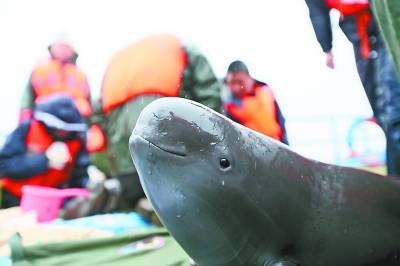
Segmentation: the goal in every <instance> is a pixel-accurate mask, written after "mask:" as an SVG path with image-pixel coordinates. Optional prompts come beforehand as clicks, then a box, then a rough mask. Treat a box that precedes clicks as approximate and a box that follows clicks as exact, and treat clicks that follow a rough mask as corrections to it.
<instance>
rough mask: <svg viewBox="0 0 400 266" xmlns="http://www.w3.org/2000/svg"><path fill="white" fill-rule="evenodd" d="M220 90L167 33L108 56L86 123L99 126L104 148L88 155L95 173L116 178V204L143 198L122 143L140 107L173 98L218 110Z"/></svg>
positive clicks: (208, 70)
mask: <svg viewBox="0 0 400 266" xmlns="http://www.w3.org/2000/svg"><path fill="white" fill-rule="evenodd" d="M221 87H222V84H221V83H220V82H219V80H218V79H217V77H216V75H215V73H214V71H213V69H212V67H211V64H210V62H209V61H208V59H207V57H206V56H205V55H204V54H203V53H202V52H200V51H199V50H198V49H197V48H196V47H194V46H193V45H188V44H187V43H184V42H183V41H182V40H181V39H179V38H178V37H176V36H173V35H170V34H155V35H150V36H147V37H145V38H143V39H140V40H138V41H136V42H134V43H132V44H130V45H128V46H127V47H125V48H123V49H121V50H119V51H117V52H116V53H115V54H114V55H113V56H112V58H111V60H110V63H109V65H108V67H107V70H106V72H105V74H104V79H103V84H102V90H101V99H99V101H98V102H97V101H95V102H94V104H93V109H94V112H93V116H92V119H91V122H92V123H98V124H100V125H101V128H102V129H103V131H104V133H105V136H106V138H105V139H106V143H105V144H106V145H104V150H103V152H99V153H97V154H91V157H92V162H93V164H94V165H96V166H97V167H98V168H99V169H100V170H102V171H103V172H105V173H106V174H107V175H108V176H113V177H117V178H118V179H119V180H120V182H121V184H122V190H123V191H122V197H123V199H122V200H121V206H126V208H131V207H133V206H135V205H136V202H138V200H139V199H140V198H141V197H143V196H144V193H143V190H142V188H141V185H140V182H139V177H138V174H137V171H136V168H135V166H134V164H133V162H132V159H131V157H130V153H129V146H128V145H127V143H128V140H129V137H130V136H131V134H132V130H133V128H134V126H135V123H136V120H137V119H138V117H139V114H140V112H141V111H142V110H143V108H145V106H146V105H148V104H149V103H151V102H152V101H154V100H156V99H158V98H160V97H168V96H175V97H183V98H187V99H190V100H193V101H197V102H199V103H202V104H204V105H206V106H208V107H210V108H212V109H214V110H216V111H218V112H221V110H222V102H221V93H220V92H221ZM122 208H124V207H122Z"/></svg>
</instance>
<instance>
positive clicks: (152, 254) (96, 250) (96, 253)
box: [10, 229, 191, 266]
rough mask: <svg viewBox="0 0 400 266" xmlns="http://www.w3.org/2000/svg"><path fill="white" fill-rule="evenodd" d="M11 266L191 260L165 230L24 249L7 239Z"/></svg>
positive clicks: (167, 265) (164, 265) (164, 264)
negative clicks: (10, 253)
mask: <svg viewBox="0 0 400 266" xmlns="http://www.w3.org/2000/svg"><path fill="white" fill-rule="evenodd" d="M10 245H11V252H12V261H13V265H14V266H64V265H66V266H83V265H84V266H92V265H93V266H94V265H96V266H101V265H107V266H128V265H132V266H190V265H191V264H190V259H189V257H188V256H187V255H186V253H185V252H184V251H183V249H182V248H181V247H180V246H179V245H178V244H177V242H176V241H175V240H174V239H173V238H172V237H171V236H170V235H169V233H168V232H167V231H165V230H164V229H152V230H150V231H149V230H147V231H146V232H141V233H135V234H127V235H122V236H115V237H109V238H100V239H89V240H81V241H67V242H57V243H49V244H45V245H32V246H28V247H23V246H22V245H21V240H20V238H19V236H18V235H15V236H14V237H13V238H12V239H11V240H10Z"/></svg>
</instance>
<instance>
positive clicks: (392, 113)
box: [306, 0, 400, 175]
mask: <svg viewBox="0 0 400 266" xmlns="http://www.w3.org/2000/svg"><path fill="white" fill-rule="evenodd" d="M306 3H307V5H308V8H309V12H310V18H311V22H312V25H313V27H314V31H315V34H316V37H317V40H318V42H319V43H320V45H321V47H322V50H323V51H324V52H325V53H326V65H327V66H328V67H330V68H334V67H335V64H334V55H333V52H332V28H331V20H330V14H329V13H330V10H332V9H336V10H338V11H339V12H340V15H341V17H340V23H339V24H340V27H341V29H342V30H343V32H344V34H345V35H346V37H347V38H348V40H349V41H350V42H351V43H352V44H353V48H354V55H355V59H356V65H357V69H358V73H359V76H360V79H361V82H362V84H363V86H364V90H365V92H366V95H367V97H368V100H369V102H370V105H371V108H372V111H373V114H374V117H375V118H376V121H377V122H378V124H379V125H380V126H381V127H382V129H383V131H384V132H385V135H386V139H387V145H386V146H387V148H386V154H387V155H386V164H387V171H388V174H390V175H400V83H399V80H398V78H397V76H396V73H395V68H394V64H393V62H392V59H391V58H390V55H389V54H388V51H387V49H386V47H385V44H384V42H383V39H382V37H381V35H380V32H379V29H378V25H377V23H376V21H375V19H374V17H373V14H372V12H371V9H370V6H369V4H368V0H350V1H349V0H346V1H345V0H306Z"/></svg>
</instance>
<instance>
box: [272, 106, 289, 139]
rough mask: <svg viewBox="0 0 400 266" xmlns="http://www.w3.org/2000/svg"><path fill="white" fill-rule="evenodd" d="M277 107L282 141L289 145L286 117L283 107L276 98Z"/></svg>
mask: <svg viewBox="0 0 400 266" xmlns="http://www.w3.org/2000/svg"><path fill="white" fill-rule="evenodd" d="M275 109H276V118H277V120H278V123H279V125H280V126H281V130H282V140H281V141H282V142H283V143H285V144H286V145H289V141H288V137H287V132H286V126H285V117H284V116H283V114H282V111H281V109H280V108H279V105H278V103H277V102H276V100H275Z"/></svg>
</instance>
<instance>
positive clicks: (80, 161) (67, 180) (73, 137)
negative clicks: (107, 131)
mask: <svg viewBox="0 0 400 266" xmlns="http://www.w3.org/2000/svg"><path fill="white" fill-rule="evenodd" d="M85 131H86V125H85V123H84V122H83V119H82V116H81V114H80V113H79V111H78V109H77V108H76V106H75V104H74V101H73V100H72V99H71V98H70V97H69V96H67V95H61V94H57V95H51V96H47V97H42V98H41V99H40V101H38V102H36V105H35V107H34V108H33V113H32V116H31V118H29V119H25V120H24V121H23V122H22V123H21V124H20V125H19V126H18V127H17V128H16V129H15V130H14V131H13V132H12V133H11V134H10V135H9V136H8V138H7V140H6V143H5V144H4V146H3V148H2V149H1V150H0V176H1V179H0V183H1V187H2V190H3V193H2V207H3V208H7V207H11V206H17V205H18V204H19V201H20V197H21V193H22V191H21V188H22V186H23V185H41V186H49V187H84V186H85V185H86V182H87V168H88V166H89V164H90V161H89V156H88V154H87V153H86V149H85V137H84V133H85Z"/></svg>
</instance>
